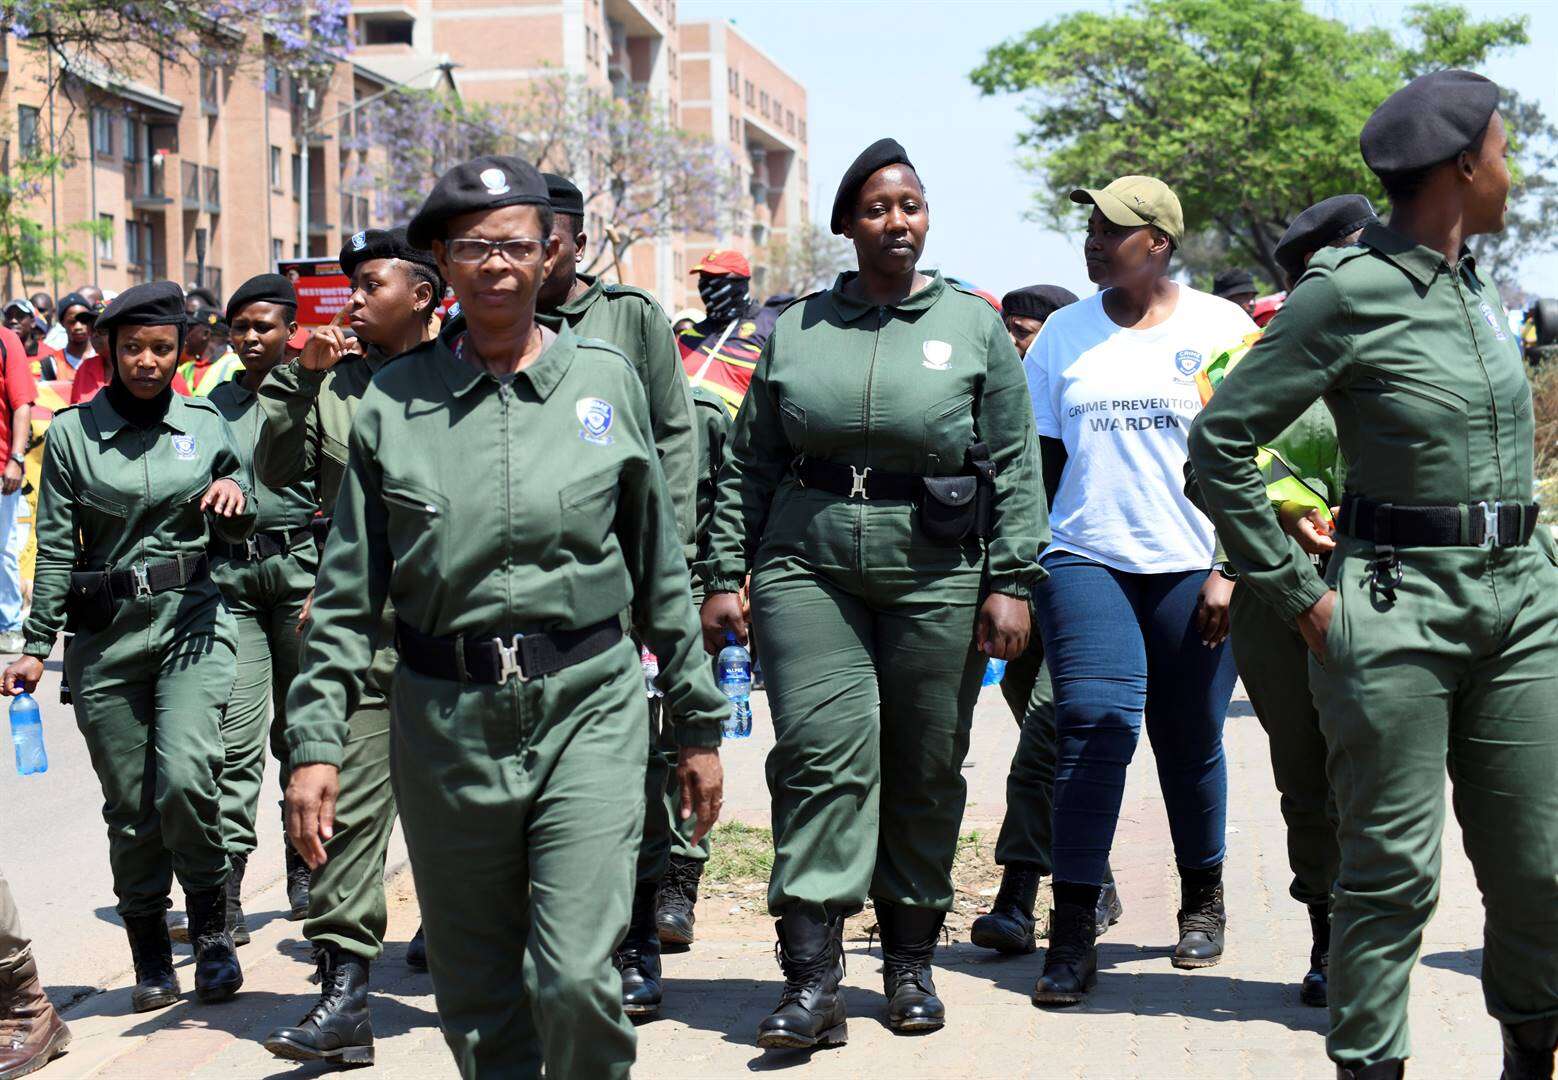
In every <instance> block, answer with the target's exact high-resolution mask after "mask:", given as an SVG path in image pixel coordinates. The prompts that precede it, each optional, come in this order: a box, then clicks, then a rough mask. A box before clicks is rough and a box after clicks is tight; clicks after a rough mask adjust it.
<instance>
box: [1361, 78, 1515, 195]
mask: <svg viewBox="0 0 1558 1080" xmlns="http://www.w3.org/2000/svg"><path fill="white" fill-rule="evenodd" d="M1498 93H1499V90H1498V84H1497V83H1495V82H1493V81H1492V80H1491V79H1485V78H1483V77H1482V76H1481V75H1478V74H1477V73H1476V72H1473V71H1459V70H1455V69H1451V70H1449V71H1434V72H1430V73H1429V74H1427V75H1419V76H1418V77H1417V78H1415V79H1413V80H1412V81H1411V82H1409V83H1407V84H1406V85H1405V86H1403V87H1402V88H1401V89H1400V90H1397V91H1396V92H1395V93H1394V94H1391V95H1390V96H1389V97H1388V98H1386V99H1385V102H1384V104H1382V105H1381V106H1380V107H1379V108H1377V109H1375V110H1374V114H1373V115H1372V116H1370V117H1369V119H1368V122H1367V123H1365V124H1364V125H1363V134H1361V135H1359V136H1358V147H1359V149H1361V150H1362V151H1363V161H1364V164H1366V165H1367V166H1368V167H1369V168H1370V169H1372V170H1373V171H1374V173H1375V174H1376V175H1387V174H1390V173H1404V172H1412V171H1414V170H1416V169H1426V168H1428V166H1430V165H1437V164H1439V163H1440V162H1441V161H1448V160H1450V159H1451V158H1453V157H1454V156H1455V155H1456V154H1459V153H1460V152H1461V151H1462V150H1464V149H1466V148H1467V147H1468V146H1470V145H1471V144H1472V143H1473V142H1475V141H1476V139H1477V136H1478V135H1480V134H1482V130H1483V129H1484V128H1486V127H1487V126H1488V121H1489V120H1490V119H1491V118H1492V116H1493V110H1495V109H1497V108H1498Z"/></svg>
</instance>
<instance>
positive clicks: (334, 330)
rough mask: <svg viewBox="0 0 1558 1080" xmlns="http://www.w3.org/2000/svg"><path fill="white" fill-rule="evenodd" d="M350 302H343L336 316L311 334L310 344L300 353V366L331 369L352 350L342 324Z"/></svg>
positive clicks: (312, 368) (313, 369)
mask: <svg viewBox="0 0 1558 1080" xmlns="http://www.w3.org/2000/svg"><path fill="white" fill-rule="evenodd" d="M350 307H351V305H350V304H343V305H342V306H341V310H340V311H337V312H336V313H335V318H333V319H331V320H330V322H329V323H327V324H326V325H324V326H321V327H320V328H319V329H318V330H315V331H314V332H313V334H311V335H310V336H309V339H308V344H307V345H304V346H303V351H302V352H301V353H299V354H298V366H299V367H301V368H306V369H307V370H309V371H329V370H330V369H331V368H333V367H335V365H337V364H339V363H340V362H341V360H342V359H343V358H344V357H345V356H346V355H347V353H348V352H349V351H350V346H349V345H348V344H347V341H346V334H345V333H343V332H342V330H341V324H342V323H343V322H345V321H346V315H347V311H348V309H349V308H350Z"/></svg>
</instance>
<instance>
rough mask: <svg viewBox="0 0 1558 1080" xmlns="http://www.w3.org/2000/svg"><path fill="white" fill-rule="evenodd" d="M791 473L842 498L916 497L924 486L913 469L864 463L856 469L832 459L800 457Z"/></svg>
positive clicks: (807, 483) (811, 485)
mask: <svg viewBox="0 0 1558 1080" xmlns="http://www.w3.org/2000/svg"><path fill="white" fill-rule="evenodd" d="M795 475H796V476H797V477H798V478H799V479H800V481H801V485H802V486H803V487H809V488H817V489H818V490H819V491H826V492H829V493H831V494H833V495H842V496H843V497H844V498H846V499H865V500H866V501H868V502H869V501H870V500H872V499H917V498H919V497H920V493H921V492H922V491H924V490H925V478H924V477H922V476H917V475H915V474H914V473H894V472H886V471H884V470H882V469H876V468H872V467H871V466H869V465H867V466H866V467H865V468H863V469H857V468H855V466H853V465H840V464H839V463H838V462H836V461H822V460H819V459H817V458H800V459H799V460H797V461H796V463H795Z"/></svg>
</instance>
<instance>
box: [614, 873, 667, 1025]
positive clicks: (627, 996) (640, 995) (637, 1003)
mask: <svg viewBox="0 0 1558 1080" xmlns="http://www.w3.org/2000/svg"><path fill="white" fill-rule="evenodd" d="M655 891H656V890H655V887H654V886H653V885H646V884H644V883H642V882H640V883H639V885H638V888H637V889H636V890H634V892H633V915H632V917H631V918H630V919H629V920H628V932H627V936H626V937H624V938H623V939H622V944H621V945H618V946H617V953H616V955H615V956H614V957H612V962H613V963H614V964H616V966H617V970H618V971H620V972H621V973H622V1011H623V1012H625V1013H627V1014H628V1016H630V1017H632V1018H633V1019H635V1020H653V1019H654V1018H655V1017H657V1016H659V1015H660V997H661V987H660V933H659V931H658V930H657V929H656V928H655Z"/></svg>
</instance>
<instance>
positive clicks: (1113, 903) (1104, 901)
mask: <svg viewBox="0 0 1558 1080" xmlns="http://www.w3.org/2000/svg"><path fill="white" fill-rule="evenodd" d="M1124 914H1125V905H1124V904H1122V903H1120V890H1119V889H1118V888H1116V887H1115V884H1114V872H1113V871H1109V870H1106V871H1105V874H1104V885H1103V888H1101V889H1099V890H1098V909H1097V918H1096V920H1095V921H1096V922H1097V923H1098V933H1097V935H1096V936H1097V937H1103V936H1104V934H1105V933H1106V932H1107V931H1108V929H1109V928H1110V927H1111V926H1113V925H1114V924H1115V923H1117V922H1119V921H1120V916H1121V915H1124Z"/></svg>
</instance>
